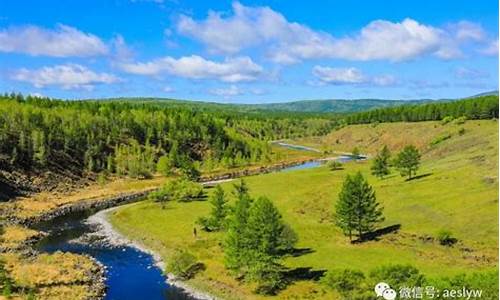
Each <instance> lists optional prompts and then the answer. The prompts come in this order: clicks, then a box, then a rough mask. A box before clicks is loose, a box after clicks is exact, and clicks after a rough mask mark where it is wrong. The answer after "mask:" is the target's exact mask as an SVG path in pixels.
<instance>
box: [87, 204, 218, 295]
mask: <svg viewBox="0 0 500 300" xmlns="http://www.w3.org/2000/svg"><path fill="white" fill-rule="evenodd" d="M118 208H119V207H113V208H109V209H106V210H102V211H100V212H98V213H96V214H94V215H92V216H90V217H89V218H88V222H89V223H90V224H93V225H97V226H99V230H98V231H97V232H96V234H100V235H103V236H105V237H106V240H107V242H108V243H110V244H111V245H114V246H123V245H126V246H131V247H134V248H136V249H138V250H139V251H142V252H144V253H147V254H149V255H151V256H152V257H153V259H154V262H155V265H156V267H158V268H160V270H162V272H164V271H165V266H166V262H165V261H164V259H163V258H162V257H161V255H160V254H159V253H158V252H155V251H154V250H152V249H151V248H149V247H146V245H144V244H142V243H141V242H139V241H137V240H132V239H129V238H127V237H126V236H125V235H123V234H121V233H120V232H119V231H117V230H116V229H115V228H114V227H113V225H112V224H111V223H110V221H109V218H108V215H109V214H110V213H113V212H114V211H116V210H117V209H118ZM166 282H167V283H168V284H169V285H173V286H176V287H178V288H181V289H183V290H184V291H185V292H186V293H187V294H188V295H190V296H192V297H194V298H196V299H199V300H215V299H216V298H215V297H213V296H212V295H209V294H208V293H204V292H202V291H199V290H197V289H195V288H193V287H191V286H190V285H189V284H187V283H185V282H184V281H182V280H178V279H176V278H175V276H174V275H173V274H166Z"/></svg>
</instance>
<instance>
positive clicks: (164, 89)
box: [163, 86, 175, 93]
mask: <svg viewBox="0 0 500 300" xmlns="http://www.w3.org/2000/svg"><path fill="white" fill-rule="evenodd" d="M163 91H164V92H165V93H173V92H175V89H174V88H173V87H171V86H165V87H163Z"/></svg>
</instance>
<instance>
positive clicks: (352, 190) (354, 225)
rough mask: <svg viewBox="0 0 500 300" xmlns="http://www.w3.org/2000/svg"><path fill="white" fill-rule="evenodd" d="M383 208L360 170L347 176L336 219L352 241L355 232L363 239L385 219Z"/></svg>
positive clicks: (336, 210)
mask: <svg viewBox="0 0 500 300" xmlns="http://www.w3.org/2000/svg"><path fill="white" fill-rule="evenodd" d="M382 210H383V209H382V208H381V207H380V204H379V203H378V202H377V199H376V197H375V192H374V191H373V188H372V187H371V186H370V185H369V184H368V182H367V181H366V180H365V179H364V177H363V175H361V173H360V172H358V173H356V174H355V175H353V176H352V175H348V176H347V177H346V179H345V180H344V183H343V185H342V190H341V192H340V193H339V199H338V200H337V202H336V204H335V213H336V214H335V217H336V220H335V221H336V225H337V226H338V227H339V228H340V229H342V231H343V232H344V234H345V235H348V236H349V239H350V240H351V241H352V235H353V232H357V235H358V237H359V239H361V240H362V239H363V237H364V234H366V233H368V232H371V231H373V230H374V229H375V226H376V225H377V224H378V223H380V222H382V221H383V220H384V217H383V215H382Z"/></svg>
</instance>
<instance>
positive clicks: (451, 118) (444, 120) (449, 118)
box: [441, 116, 453, 125]
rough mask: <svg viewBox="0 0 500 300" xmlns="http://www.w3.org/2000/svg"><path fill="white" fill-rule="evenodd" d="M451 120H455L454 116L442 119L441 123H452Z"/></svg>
mask: <svg viewBox="0 0 500 300" xmlns="http://www.w3.org/2000/svg"><path fill="white" fill-rule="evenodd" d="M451 121H453V117H452V116H446V117H444V118H443V119H442V120H441V125H446V124H448V123H450V122H451Z"/></svg>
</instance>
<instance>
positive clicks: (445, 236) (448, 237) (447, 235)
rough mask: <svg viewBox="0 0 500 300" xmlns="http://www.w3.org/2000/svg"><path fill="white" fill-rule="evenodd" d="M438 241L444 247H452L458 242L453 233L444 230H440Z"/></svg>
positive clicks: (437, 236)
mask: <svg viewBox="0 0 500 300" xmlns="http://www.w3.org/2000/svg"><path fill="white" fill-rule="evenodd" d="M436 238H437V240H438V241H439V243H440V244H441V245H443V246H452V245H453V244H455V243H456V242H457V239H456V238H454V237H453V234H452V233H451V231H449V230H446V229H443V230H440V231H439V232H438V233H437V235H436Z"/></svg>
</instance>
